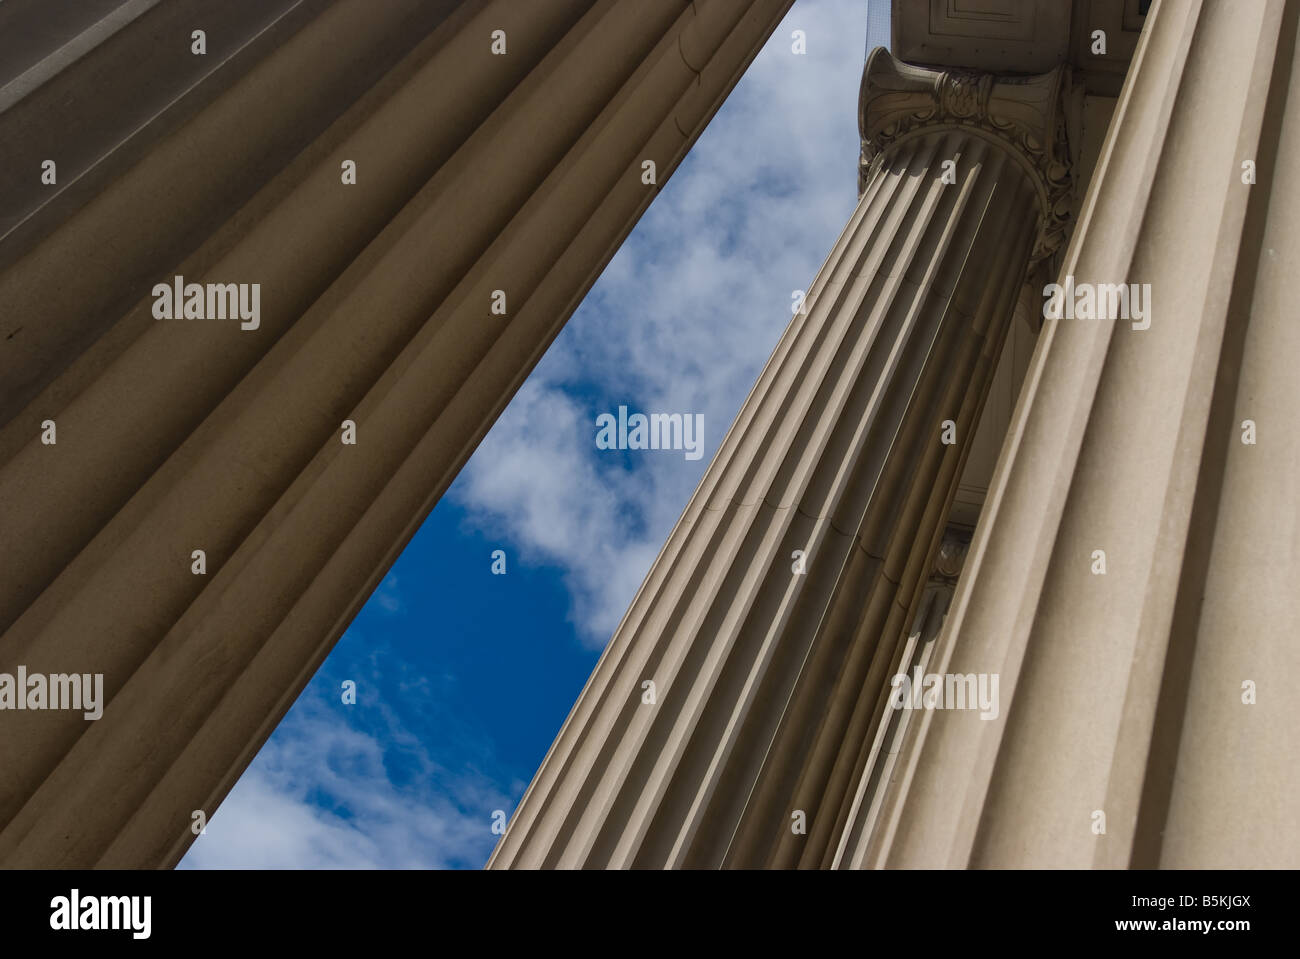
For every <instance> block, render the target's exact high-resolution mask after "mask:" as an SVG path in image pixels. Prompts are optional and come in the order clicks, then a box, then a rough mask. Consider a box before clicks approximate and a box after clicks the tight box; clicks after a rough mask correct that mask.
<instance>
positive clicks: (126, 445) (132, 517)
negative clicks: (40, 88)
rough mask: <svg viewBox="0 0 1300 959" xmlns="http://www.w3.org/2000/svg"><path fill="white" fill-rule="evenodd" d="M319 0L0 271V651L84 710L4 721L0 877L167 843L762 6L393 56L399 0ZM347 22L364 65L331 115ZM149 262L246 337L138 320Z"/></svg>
mask: <svg viewBox="0 0 1300 959" xmlns="http://www.w3.org/2000/svg"><path fill="white" fill-rule="evenodd" d="M318 6H321V7H322V8H323V11H322V12H320V15H319V19H311V20H309V21H308V22H307V23H306V25H305V26H303V28H302V29H301V30H299V31H298V32H297V33H294V34H293V36H292V37H290V38H288V39H287V40H285V41H284V42H283V43H282V44H281V45H279V46H277V47H275V48H274V49H269V50H262V51H261V53H262V55H263V59H261V60H257V61H256V62H252V63H249V62H244V63H243V64H242V68H243V69H245V70H246V71H247V72H246V73H245V74H243V75H241V76H239V77H237V78H228V80H229V82H228V83H226V84H225V85H224V86H222V88H221V89H220V90H216V91H212V99H210V100H208V101H205V102H204V103H202V104H197V105H195V106H194V107H193V109H189V110H186V111H181V112H182V114H183V115H180V116H175V117H173V120H174V122H175V126H174V127H173V128H171V129H169V130H168V131H165V132H164V133H161V134H160V135H159V136H158V138H157V139H156V142H152V143H150V144H148V145H147V147H145V146H142V147H140V148H139V150H138V151H137V153H136V154H133V155H132V156H130V157H129V158H126V159H123V160H121V161H120V162H121V166H122V168H121V169H120V170H115V171H114V172H113V175H112V176H108V177H106V181H105V182H103V183H100V184H97V186H98V192H96V193H95V194H94V196H93V197H92V198H91V199H89V200H87V201H85V202H84V205H82V206H80V207H78V208H76V209H73V210H71V211H70V210H69V209H67V208H66V205H60V204H55V205H54V206H52V207H51V208H50V210H49V211H48V213H47V215H48V216H49V217H51V218H53V219H54V221H57V222H52V223H50V224H47V227H48V228H47V229H43V230H41V229H34V228H33V229H30V230H28V229H20V230H18V231H16V233H15V234H14V237H15V238H14V239H13V240H12V242H14V243H23V244H27V246H25V247H23V249H22V250H20V251H19V253H18V255H9V256H6V257H3V258H0V262H3V263H7V264H9V265H8V266H7V268H6V269H5V271H4V273H3V274H0V301H3V302H5V303H6V306H7V307H8V306H12V307H13V308H14V309H13V313H12V314H10V315H11V316H12V317H13V319H12V320H10V318H9V316H7V317H6V319H5V331H6V332H12V333H13V334H14V335H13V336H11V337H9V339H10V340H13V341H14V342H15V343H16V344H18V345H16V346H10V347H7V348H6V352H4V353H3V362H4V363H5V364H7V365H6V366H5V367H4V368H6V369H8V368H9V367H10V366H12V367H13V368H15V369H18V368H21V369H23V370H24V373H23V376H22V377H21V378H20V381H15V385H14V388H13V390H12V392H8V393H6V394H5V400H4V402H5V403H6V405H5V407H4V411H3V412H4V416H3V418H0V422H4V423H5V425H4V426H3V427H2V428H0V504H3V507H4V508H3V510H0V539H2V540H3V541H4V542H5V543H6V544H7V549H8V550H9V552H8V555H7V556H6V559H7V562H6V564H5V566H4V569H3V572H2V573H0V576H2V579H0V630H3V632H0V670H3V671H8V672H13V670H14V669H15V667H16V666H18V665H20V664H21V665H25V666H26V667H27V669H28V670H29V671H30V672H46V673H55V672H78V673H103V675H104V684H105V696H106V699H107V701H108V705H107V708H106V709H105V712H104V715H103V718H101V719H99V720H98V721H94V722H87V721H85V720H83V719H82V718H81V715H80V714H79V713H76V714H72V713H68V712H58V711H42V712H14V711H7V712H5V713H3V714H0V768H3V769H4V770H5V775H4V782H3V791H0V862H2V863H3V864H5V865H7V866H14V867H24V866H25V867H30V866H64V865H74V866H88V865H100V866H112V867H134V866H167V865H171V864H174V863H175V862H176V861H177V860H178V859H179V858H180V857H181V855H183V853H184V851H185V849H186V848H187V847H188V844H189V842H191V841H192V840H193V838H194V836H193V833H192V832H191V830H190V825H191V823H192V821H193V820H192V818H191V816H192V812H193V811H194V810H203V811H205V813H206V814H207V815H208V816H210V815H211V814H212V812H213V811H214V810H215V808H216V806H217V805H218V803H219V802H220V800H221V799H222V797H223V796H224V795H225V793H226V792H227V791H228V790H229V788H230V787H231V786H232V785H233V784H234V782H235V780H236V779H237V777H238V776H239V774H240V772H241V771H242V770H243V769H244V767H245V766H246V765H247V763H248V762H249V761H250V760H251V758H252V756H253V755H254V754H255V753H256V751H257V749H258V748H259V747H260V745H261V744H262V742H264V741H265V739H266V737H267V736H268V735H269V734H270V732H271V731H272V730H273V729H274V727H275V725H276V723H277V722H278V721H279V719H280V718H281V717H282V716H283V714H284V712H285V711H286V710H287V709H288V707H289V705H290V704H291V703H292V702H293V700H294V699H295V698H296V696H297V695H298V693H299V692H300V691H301V689H302V688H303V686H304V685H305V684H306V682H307V681H308V679H309V678H310V677H311V675H312V673H313V672H314V670H315V669H316V668H317V666H318V665H319V664H320V662H321V661H322V660H323V659H324V657H325V655H326V654H327V653H328V652H329V650H330V648H331V647H332V646H333V644H334V642H335V641H336V640H337V638H338V637H339V636H340V635H341V633H342V631H343V629H344V628H345V627H346V626H347V624H348V622H349V621H350V620H351V619H352V617H353V616H354V615H355V613H356V611H357V610H358V609H359V607H360V606H361V604H362V602H363V601H364V599H365V597H366V596H367V595H369V593H370V592H371V590H372V589H373V588H374V587H375V585H376V584H377V583H378V582H379V580H380V579H381V578H382V576H383V574H384V572H385V571H386V570H387V568H388V567H389V566H390V565H391V563H392V561H393V560H394V559H395V558H396V556H397V554H398V552H399V551H400V550H401V548H402V547H403V546H404V545H405V543H406V541H407V540H408V539H409V538H410V536H411V535H412V534H413V533H414V531H415V530H416V529H417V528H418V526H419V525H420V523H421V521H422V520H423V518H424V517H425V515H427V513H428V511H429V510H430V509H431V508H432V506H433V504H434V502H436V500H437V498H438V496H439V495H440V494H441V493H442V491H443V490H444V489H446V487H447V485H448V484H449V483H450V482H451V479H452V478H453V477H454V475H455V473H456V471H457V470H458V469H459V468H460V466H461V465H462V464H463V463H464V461H465V459H466V458H467V457H468V456H469V454H470V452H471V451H472V450H473V448H474V447H475V445H476V444H477V443H478V441H479V440H480V438H481V437H482V436H483V434H484V433H485V432H486V431H487V429H488V427H489V426H490V424H491V422H492V421H493V419H494V418H495V417H496V415H497V414H498V413H499V411H500V410H501V409H502V408H503V407H504V405H505V404H506V402H507V401H508V400H509V398H510V396H511V395H512V394H513V393H514V391H515V390H516V389H517V388H518V386H519V384H520V383H521V382H522V380H523V378H524V377H525V376H526V375H527V373H528V371H529V370H530V369H531V368H532V366H533V364H534V363H535V362H536V361H537V359H538V358H539V357H540V355H541V353H542V351H543V350H544V349H545V348H546V346H547V344H548V343H549V342H550V341H551V339H552V338H553V337H554V336H555V334H556V333H557V332H558V330H559V329H560V327H561V325H562V324H563V322H564V320H565V319H566V318H567V317H568V315H569V314H570V313H571V312H572V310H573V309H574V307H575V306H576V305H577V303H578V302H579V301H580V299H581V297H582V295H583V294H584V293H585V292H586V290H587V289H588V288H589V286H590V285H591V283H592V282H594V280H595V278H596V276H597V275H598V274H599V272H600V270H601V269H602V268H603V266H604V264H605V263H606V262H607V261H608V259H609V257H610V256H611V255H612V254H613V251H614V250H615V249H616V248H617V246H618V244H619V243H620V242H621V240H622V239H623V237H624V236H625V235H626V234H627V232H628V231H629V230H630V229H631V227H632V225H633V224H634V223H635V222H636V220H637V218H638V217H639V215H640V214H641V212H642V211H643V210H644V209H645V208H646V206H647V205H648V204H649V202H650V201H651V199H652V198H653V196H654V192H655V187H654V186H647V185H646V184H645V183H644V182H643V181H642V170H643V167H642V164H643V161H646V160H652V161H654V163H655V165H656V172H657V182H658V183H659V184H662V183H663V181H664V179H665V178H666V177H667V176H668V175H669V174H670V173H671V172H672V170H673V169H674V168H675V166H676V164H677V163H678V161H679V160H680V159H681V157H682V156H683V155H684V153H685V151H686V149H687V148H688V147H689V146H690V144H691V143H692V142H693V140H694V138H695V137H696V136H697V135H698V134H699V132H700V130H701V129H702V128H703V126H704V124H705V123H706V122H707V121H708V119H709V118H710V117H711V116H712V114H713V112H714V110H716V108H717V106H718V105H719V104H720V103H721V101H722V99H723V98H724V97H725V96H726V94H727V93H728V92H729V91H730V89H731V87H732V85H733V84H734V83H735V82H736V80H737V79H738V78H739V76H740V75H741V73H742V72H743V70H744V68H745V66H746V65H747V64H748V62H749V61H750V59H751V58H752V57H753V55H754V54H755V53H756V52H757V51H758V49H759V48H760V47H761V45H762V44H763V42H764V40H765V39H766V37H767V36H768V34H769V33H770V32H771V31H772V29H774V27H775V26H776V24H777V23H778V22H779V20H780V18H781V17H782V16H783V14H784V12H785V10H786V8H787V7H788V6H789V0H755V2H751V3H744V4H737V3H729V2H710V3H690V2H687V0H672V2H664V3H654V4H649V5H642V4H631V3H621V2H613V0H599V2H568V0H556V2H550V0H548V2H546V3H517V2H514V0H500V2H495V3H490V2H475V3H469V4H464V5H462V6H461V7H460V8H458V9H456V10H455V11H454V12H452V13H450V14H446V15H445V16H442V15H440V16H439V17H435V18H433V22H432V23H426V24H425V33H426V36H425V38H424V39H423V40H421V41H420V42H419V43H418V44H415V45H414V49H412V50H411V52H410V53H404V51H399V52H403V53H404V55H402V56H400V57H397V58H396V59H393V54H394V50H393V49H392V47H393V43H394V41H393V37H392V31H393V30H394V29H395V28H396V27H400V26H402V25H403V24H405V25H406V26H408V27H409V26H411V24H412V22H413V20H412V18H415V19H416V20H418V18H419V16H420V14H421V9H423V8H421V7H420V6H419V5H416V6H415V7H412V6H411V5H409V4H408V5H406V6H405V7H402V8H400V12H401V13H402V16H405V17H407V19H406V20H402V19H401V17H400V16H398V15H397V14H396V13H395V12H394V11H398V10H399V8H398V7H397V6H396V5H393V6H391V7H390V5H386V4H381V5H378V9H377V7H376V5H375V4H372V3H369V2H361V0H356V2H351V0H343V2H339V3H334V4H328V5H318ZM442 13H444V14H445V11H442ZM369 18H373V23H372V22H371V20H370V19H369ZM354 21H355V22H354ZM375 24H378V26H375ZM147 26H148V25H147V24H146V26H145V27H141V28H140V29H147ZM354 27H355V28H356V29H355V30H354V29H353V28H354ZM132 29H133V27H132V26H128V27H125V28H124V31H130V30H132ZM497 30H501V31H504V33H505V37H506V43H507V53H506V55H504V56H498V55H494V54H493V52H492V43H493V32H494V31H497ZM385 31H388V32H385ZM124 36H127V34H125V33H124ZM181 40H184V42H186V43H188V39H186V38H178V42H181ZM340 44H341V45H342V47H343V48H347V50H349V51H350V52H355V53H356V54H357V56H358V57H360V58H362V59H365V58H366V57H369V58H370V59H369V60H368V61H367V62H368V63H370V68H371V69H373V70H374V71H376V79H374V80H373V81H370V82H369V85H364V84H363V85H362V88H361V90H359V91H357V90H353V91H352V93H353V94H356V97H354V99H355V102H352V101H350V100H345V101H344V104H345V106H346V109H341V110H339V111H338V112H337V113H333V114H331V113H330V112H329V111H330V109H331V108H332V106H331V101H330V99H329V97H328V96H324V97H319V96H316V97H314V96H313V95H308V94H304V93H302V92H301V91H304V90H308V91H311V90H315V89H316V88H315V87H314V86H313V84H314V83H321V84H324V85H325V86H326V87H327V88H329V89H337V88H339V87H340V85H341V86H344V87H346V86H348V84H347V83H342V84H340V81H339V78H338V76H337V74H338V72H339V71H345V70H348V69H352V68H354V67H357V62H356V61H355V60H350V59H349V58H348V57H346V56H343V55H342V54H341V53H340V49H341V47H340ZM367 44H370V46H368V47H367V46H366V45H367ZM131 48H132V47H131V44H129V43H127V44H125V46H124V47H123V49H127V50H129V49H131ZM366 51H369V52H368V53H367V52H366ZM390 61H392V62H390ZM353 86H355V84H353ZM349 95H351V94H349ZM303 103H309V104H315V106H314V107H313V108H312V109H314V110H316V113H313V114H312V115H311V117H310V118H309V119H308V120H301V119H300V118H299V117H298V114H296V113H295V112H294V111H295V109H296V107H297V106H298V105H302V104H303ZM0 122H3V117H0ZM241 124H248V125H249V126H250V127H251V128H252V130H253V131H254V134H253V137H252V140H251V142H244V140H243V139H241V137H240V129H241V128H240V125H241ZM282 127H289V128H292V129H293V130H295V131H296V133H295V135H297V136H300V137H301V138H302V139H301V140H300V141H299V140H295V139H294V138H293V137H292V136H289V137H287V138H286V137H281V136H280V135H279V132H280V131H281V130H282ZM300 127H306V129H305V130H303V129H300ZM232 138H233V139H232ZM262 138H265V140H264V141H263V140H262ZM4 139H5V137H3V136H0V141H3V140H4ZM259 142H265V143H266V144H267V145H268V151H269V152H270V153H272V154H273V155H274V156H275V157H276V158H278V161H279V163H280V165H274V164H272V165H270V166H268V165H267V164H265V163H261V164H259V163H257V162H253V160H252V159H250V158H252V157H256V156H257V154H258V143H259ZM232 143H237V144H239V145H238V148H237V149H235V148H232V147H231V144H232ZM88 150H89V148H87V149H84V150H82V151H81V152H80V153H79V154H78V155H79V156H82V155H89V153H88ZM110 152H111V151H110ZM347 159H351V160H354V161H355V163H356V164H357V177H356V184H355V185H351V186H350V185H342V184H341V181H340V167H341V164H342V161H344V160H347ZM106 162H107V161H106ZM38 174H39V171H36V172H34V173H33V177H35V176H37V175H38ZM245 174H247V175H251V176H254V177H260V180H255V184H256V187H257V188H256V189H255V190H254V189H247V190H245V189H244V187H243V185H242V184H241V185H238V186H231V185H230V184H231V183H236V184H239V183H241V181H239V180H238V178H239V177H240V176H242V175H245ZM214 184H219V185H221V186H222V187H223V188H228V190H229V192H228V193H227V194H226V195H225V199H224V200H222V199H220V197H219V198H218V199H217V200H216V201H215V202H214V201H213V200H212V198H211V197H209V195H208V192H207V191H208V189H209V188H210V187H212V186H213V185H214ZM69 202H70V201H69ZM191 204H193V206H191ZM141 209H155V210H157V211H158V213H157V215H156V217H152V218H151V217H141V215H140V212H139V211H140V210H141ZM42 212H44V211H38V212H37V214H36V215H37V216H38V217H39V216H40V215H42ZM187 217H192V218H193V219H192V220H191V219H187ZM196 224H197V226H196ZM196 230H197V233H196V232H195V231H196ZM173 241H174V245H173ZM101 251H102V252H101ZM11 252H12V251H11ZM173 274H180V275H183V276H185V277H186V279H187V281H189V280H194V281H196V282H204V281H207V282H231V283H234V282H240V283H254V282H255V283H260V284H261V290H262V302H261V325H260V327H259V328H258V329H257V330H253V331H246V330H240V329H239V327H238V324H237V323H233V322H232V323H226V324H223V323H220V322H217V323H214V322H212V321H193V322H187V321H159V320H156V319H154V318H153V316H152V314H151V307H152V304H153V299H152V297H151V296H150V295H148V294H149V292H150V290H151V288H152V286H153V284H154V283H157V282H167V281H170V279H171V277H172V275H173ZM495 290H502V291H503V292H504V293H505V295H506V312H505V314H504V315H501V314H498V313H494V312H492V311H491V306H492V302H493V292H494V291H495ZM103 303H108V304H117V303H120V304H121V309H120V310H118V309H117V308H116V307H111V306H110V307H104V306H102V305H101V304H103ZM106 310H107V312H106ZM36 316H40V317H41V320H40V322H36V321H35V320H34V319H32V318H33V317H36ZM79 323H80V324H89V326H90V330H89V332H87V330H86V329H85V328H84V327H82V326H79ZM24 324H26V326H27V327H28V329H26V330H21V329H18V328H19V327H23V326H24ZM28 336H36V339H35V340H33V341H32V342H31V343H30V346H24V345H23V344H25V343H27V340H26V339H25V337H28ZM0 342H5V339H4V338H3V337H0ZM12 350H17V351H18V353H14V352H10V351H12ZM4 381H5V383H6V386H8V385H9V384H10V382H11V381H10V380H8V379H7V378H4ZM46 419H53V420H55V421H56V423H57V429H58V439H57V444H56V445H53V446H49V445H45V444H42V443H41V442H40V436H41V432H42V430H41V426H40V424H41V423H42V422H43V421H44V420H46ZM345 419H350V420H352V421H354V422H355V423H356V430H357V443H356V445H355V446H346V445H343V444H342V443H341V442H340V426H341V423H342V421H343V420H345ZM195 549H203V550H204V551H205V552H206V554H207V571H206V574H205V575H194V574H193V573H192V572H191V559H190V557H191V551H192V550H195Z"/></svg>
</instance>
